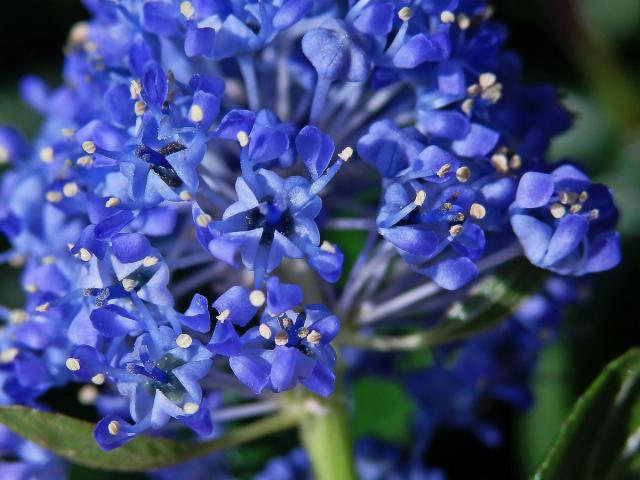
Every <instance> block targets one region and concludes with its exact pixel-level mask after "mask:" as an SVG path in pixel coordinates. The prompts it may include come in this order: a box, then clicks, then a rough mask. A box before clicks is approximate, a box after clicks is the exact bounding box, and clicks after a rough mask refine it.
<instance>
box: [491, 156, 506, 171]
mask: <svg viewBox="0 0 640 480" xmlns="http://www.w3.org/2000/svg"><path fill="white" fill-rule="evenodd" d="M491 165H493V168H495V169H496V170H497V171H498V172H499V173H503V174H504V173H507V172H508V171H509V163H508V161H507V157H506V156H505V155H503V154H501V153H496V154H495V155H493V156H492V157H491Z"/></svg>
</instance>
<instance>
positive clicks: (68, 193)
mask: <svg viewBox="0 0 640 480" xmlns="http://www.w3.org/2000/svg"><path fill="white" fill-rule="evenodd" d="M78 191H79V189H78V184H77V183H76V182H69V183H65V184H64V186H63V187H62V193H63V194H64V196H65V197H75V196H76V195H77V194H78Z"/></svg>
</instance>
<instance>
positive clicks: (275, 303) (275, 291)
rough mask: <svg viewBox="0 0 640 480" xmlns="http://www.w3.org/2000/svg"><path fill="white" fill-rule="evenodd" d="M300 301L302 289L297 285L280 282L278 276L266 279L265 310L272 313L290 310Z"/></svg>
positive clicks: (277, 313)
mask: <svg viewBox="0 0 640 480" xmlns="http://www.w3.org/2000/svg"><path fill="white" fill-rule="evenodd" d="M301 303H302V289H301V288H300V287H298V286H297V285H293V284H288V283H280V279H279V278H278V277H271V278H269V279H268V280H267V310H268V312H269V313H270V314H272V315H280V314H281V313H284V312H286V311H287V310H291V309H292V308H294V307H296V306H298V305H300V304H301Z"/></svg>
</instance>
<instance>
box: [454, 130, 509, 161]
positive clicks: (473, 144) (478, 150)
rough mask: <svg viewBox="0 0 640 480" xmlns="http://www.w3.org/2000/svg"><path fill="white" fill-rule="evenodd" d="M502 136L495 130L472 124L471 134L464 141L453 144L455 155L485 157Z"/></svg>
mask: <svg viewBox="0 0 640 480" xmlns="http://www.w3.org/2000/svg"><path fill="white" fill-rule="evenodd" d="M499 138H500V134H499V133H498V132H496V131H495V130H492V129H490V128H487V127H483V126H482V125H480V124H479V123H472V124H471V129H470V130H469V134H468V135H467V136H466V137H465V138H464V139H462V140H456V141H454V142H453V143H452V144H451V148H452V149H453V151H454V152H455V153H457V154H458V155H461V156H463V157H483V156H485V155H486V154H488V153H489V152H490V151H491V150H493V148H494V147H495V146H496V144H497V143H498V139H499Z"/></svg>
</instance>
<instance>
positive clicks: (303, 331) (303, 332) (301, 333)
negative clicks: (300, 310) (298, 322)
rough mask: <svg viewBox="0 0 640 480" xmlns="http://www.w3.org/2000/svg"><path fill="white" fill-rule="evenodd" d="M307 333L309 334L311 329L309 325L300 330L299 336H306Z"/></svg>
mask: <svg viewBox="0 0 640 480" xmlns="http://www.w3.org/2000/svg"><path fill="white" fill-rule="evenodd" d="M307 335H309V329H308V328H307V327H302V328H301V329H299V330H298V337H300V338H305V337H306V336H307Z"/></svg>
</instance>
